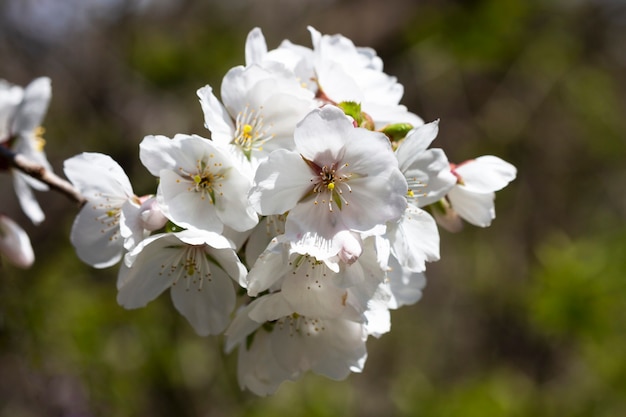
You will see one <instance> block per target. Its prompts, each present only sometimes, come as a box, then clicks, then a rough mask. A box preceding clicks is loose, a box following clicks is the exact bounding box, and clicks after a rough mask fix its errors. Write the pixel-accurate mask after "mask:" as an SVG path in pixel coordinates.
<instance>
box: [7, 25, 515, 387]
mask: <svg viewBox="0 0 626 417" xmlns="http://www.w3.org/2000/svg"><path fill="white" fill-rule="evenodd" d="M309 31H310V33H311V39H312V47H306V46H301V45H296V44H293V43H291V42H289V41H287V40H285V41H283V42H282V43H281V44H280V46H279V47H278V48H275V49H271V50H270V49H268V47H267V44H266V42H265V38H264V37H263V34H262V32H261V30H260V29H258V28H256V29H253V30H252V31H251V32H250V33H249V35H248V37H247V41H246V45H245V65H240V66H236V67H234V68H232V69H230V70H229V71H228V72H227V74H226V75H225V76H224V78H223V81H222V84H221V91H220V95H219V96H220V97H219V98H218V97H217V96H216V94H215V93H214V90H213V89H212V87H211V86H208V85H207V86H205V87H202V88H200V89H199V90H198V91H197V95H198V98H199V101H200V105H201V108H202V111H203V114H204V124H205V127H206V129H207V130H208V134H207V135H206V136H209V137H210V138H205V137H203V136H199V135H196V134H177V135H175V136H174V137H173V138H168V137H165V136H160V135H151V136H146V137H145V138H144V139H143V141H142V142H141V144H140V146H139V157H140V160H141V162H142V164H143V165H144V166H145V167H146V169H147V170H148V171H149V172H150V174H152V175H153V176H154V177H156V178H157V179H158V186H157V188H156V190H155V191H154V194H151V195H145V196H137V195H135V193H134V191H133V188H132V185H131V182H130V180H129V179H128V177H127V176H126V174H125V173H124V171H123V169H122V168H121V167H120V166H119V165H118V164H117V163H116V162H115V161H114V160H113V159H111V158H110V157H109V156H107V155H103V154H99V153H83V154H80V155H77V156H74V157H72V158H70V159H67V160H66V161H65V163H64V172H65V175H66V176H67V178H68V179H69V181H70V182H71V184H72V185H73V187H75V189H76V190H78V192H79V194H80V195H81V196H82V198H83V199H84V200H85V201H86V204H84V205H83V206H82V209H81V211H80V213H79V214H78V216H77V217H76V220H75V222H74V224H73V227H72V231H71V241H72V243H73V245H74V246H75V248H76V252H77V254H78V257H79V258H80V259H81V260H83V261H84V262H86V263H88V264H90V265H92V266H94V267H96V268H106V267H110V266H113V265H115V264H118V263H119V264H120V269H119V273H118V278H117V289H118V296H117V301H118V303H119V304H120V305H122V306H124V307H125V308H129V309H130V308H139V307H143V306H145V305H146V304H148V303H149V302H150V301H151V300H153V299H155V298H156V297H157V296H159V295H160V294H161V293H163V292H165V291H166V290H169V292H170V296H171V299H172V302H173V304H174V306H175V308H176V309H177V310H178V311H179V312H180V313H181V314H182V315H183V316H184V317H185V318H186V319H187V320H188V322H189V323H190V325H191V326H192V327H193V328H194V330H195V331H196V332H197V333H198V334H199V335H201V336H206V335H217V334H221V333H225V340H226V350H227V351H229V352H230V351H233V350H235V349H237V350H238V361H239V363H238V380H239V384H240V386H241V387H242V388H245V389H249V390H251V391H252V392H254V393H256V394H258V395H268V394H271V393H273V392H275V391H276V390H277V389H278V387H279V385H280V384H281V383H282V382H283V381H287V380H292V381H293V380H296V379H298V378H299V377H300V376H301V375H302V374H303V373H305V372H307V371H312V372H315V373H317V374H321V375H325V376H327V377H329V378H332V379H343V378H345V377H347V376H348V375H349V373H350V372H359V371H361V370H362V369H363V366H364V364H365V360H366V357H367V350H366V341H367V339H368V337H369V336H374V337H380V336H381V335H383V334H384V333H386V332H388V331H389V330H390V326H391V324H390V310H393V309H397V308H399V307H401V306H404V305H410V304H413V303H415V302H417V301H418V300H419V299H420V297H421V295H422V289H423V287H424V285H425V282H426V279H425V276H424V271H425V269H426V264H427V262H432V261H437V260H439V256H440V254H439V231H438V225H439V226H441V227H443V228H445V229H448V230H451V231H457V230H459V229H460V227H461V222H462V220H461V219H463V220H465V221H466V222H468V223H471V224H473V225H476V226H479V227H486V226H489V225H490V224H491V221H492V220H493V219H494V218H495V209H494V199H495V192H496V191H498V190H500V189H502V188H503V187H505V186H506V185H507V184H508V183H509V182H510V181H512V180H513V179H514V178H515V176H516V169H515V167H514V166H512V165H511V164H509V163H507V162H505V161H503V160H502V159H500V158H498V157H496V156H481V157H477V158H474V159H470V160H467V161H465V162H462V163H459V164H455V163H451V162H450V161H448V159H447V157H446V155H445V153H444V151H443V150H441V149H439V148H431V147H430V146H431V144H432V142H433V141H434V139H435V138H436V136H437V133H438V124H439V123H438V121H432V122H429V123H425V122H424V121H423V120H422V119H421V118H420V117H419V116H417V115H415V114H413V113H411V112H410V111H409V110H408V109H407V108H406V107H405V106H403V105H401V104H400V100H401V98H402V95H403V86H402V85H401V84H400V83H398V81H397V79H396V78H394V77H392V76H389V75H388V74H386V73H385V72H384V71H383V62H382V60H381V59H380V58H379V57H378V56H377V54H376V52H375V51H374V50H372V49H370V48H362V47H356V46H355V45H354V44H353V42H352V41H350V40H349V39H347V38H345V37H343V36H341V35H334V36H329V35H323V34H321V33H320V32H318V31H317V30H315V29H313V28H309ZM42 80H45V79H42ZM34 83H38V84H45V83H47V84H46V85H48V86H49V82H47V81H36V82H34ZM38 84H37V85H38ZM2 88H3V90H0V92H1V94H2V97H1V98H0V100H2V101H0V106H2V108H4V107H5V106H8V105H7V104H6V103H7V102H9V101H10V102H11V105H10V106H9V107H11V106H13V108H14V109H15V108H17V113H16V114H24V112H25V110H24V109H21V110H20V105H19V104H13V103H20V102H22V103H23V102H24V101H27V100H28V98H27V96H28V94H24V92H21V93H19V94H18V92H17V91H21V90H18V89H16V87H10V88H9V87H7V86H4V87H2ZM33 88H34V87H33ZM28 90H29V88H27V89H26V91H28ZM9 91H11V92H12V93H9ZM11 94H13V95H14V96H13V95H11ZM48 97H49V92H48ZM46 103H47V101H46ZM22 107H25V108H30V107H37V106H34V105H33V106H28V105H25V106H22ZM44 108H45V106H39V107H38V110H42V109H44ZM44 111H45V110H44ZM5 113H6V114H8V112H5V111H4V110H2V115H3V116H4V115H5ZM14 113H15V112H14ZM31 113H34V112H33V111H32V109H31ZM40 113H41V114H40ZM41 116H42V112H40V111H39V112H37V114H36V115H31V117H29V118H27V119H28V120H27V122H19V120H20V117H13V116H12V117H11V118H7V117H3V118H0V124H4V125H7V120H10V119H11V120H12V121H11V123H10V124H8V126H10V129H9V130H8V131H0V134H1V135H0V137H5V138H7V140H5V141H3V142H2V143H1V144H0V146H4V147H5V148H7V149H16V150H17V151H19V152H24V153H25V154H27V155H29V156H33V157H34V156H35V155H37V157H40V159H39V160H38V161H39V162H40V163H41V164H44V163H45V157H43V156H42V155H43V154H41V153H37V154H34V153H33V149H32V148H33V147H34V144H36V143H37V140H38V136H37V135H36V134H35V133H33V132H35V130H34V129H35V127H36V126H38V125H39V122H40V121H41ZM23 132H30V133H23ZM19 141H21V142H19ZM19 143H26V144H28V146H25V147H23V148H21V149H18V148H16V146H18V144H19ZM41 158H42V159H41ZM46 168H47V169H48V168H49V167H47V166H46ZM11 169H12V172H16V170H15V168H11ZM15 178H16V190H17V191H18V195H19V196H20V201H27V200H28V201H30V202H31V204H30V205H29V204H25V203H23V207H24V209H25V211H27V213H29V215H31V218H33V220H34V221H38V220H41V217H37V216H34V214H33V213H35V211H34V209H33V207H34V206H33V205H32V201H34V200H30V199H29V197H27V194H26V192H25V191H24V190H25V189H27V188H25V186H24V185H19V183H18V181H29V182H27V184H29V185H31V186H36V185H40V184H41V183H40V182H39V181H37V182H35V181H31V180H32V178H31V179H25V178H28V176H25V175H24V174H23V172H20V171H17V172H16V176H15ZM77 200H78V199H77ZM28 210H30V211H28ZM0 228H1V229H0V239H1V241H2V242H5V240H6V239H7V236H8V237H9V238H10V236H13V235H12V234H11V232H10V231H9V232H7V231H6V230H8V229H10V228H7V227H6V226H0ZM5 247H6V245H4V246H0V251H2V252H4V253H5V254H7V255H8V256H9V258H10V257H11V255H10V254H9V252H8V251H7V250H6V249H4V248H5Z"/></svg>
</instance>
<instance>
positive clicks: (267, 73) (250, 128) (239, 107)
mask: <svg viewBox="0 0 626 417" xmlns="http://www.w3.org/2000/svg"><path fill="white" fill-rule="evenodd" d="M221 93H222V101H223V103H224V104H223V105H222V104H221V103H220V102H219V100H218V99H217V98H216V97H215V95H214V94H213V90H212V89H211V87H210V86H206V87H203V88H201V89H199V90H198V97H199V98H200V104H201V105H202V110H203V112H204V120H205V126H206V128H207V129H209V130H210V131H211V139H212V140H214V141H215V142H217V143H219V144H221V145H225V146H228V148H229V150H230V152H231V153H232V154H233V155H234V156H235V160H236V161H237V164H238V166H240V169H241V170H242V171H243V172H244V173H245V174H246V175H247V176H249V177H250V178H252V177H253V176H254V170H255V169H256V167H257V165H258V163H259V161H261V160H263V159H264V158H266V157H267V155H268V154H269V153H270V152H271V151H273V150H275V149H293V130H294V127H295V125H296V123H298V122H299V121H300V120H302V118H303V117H304V116H305V115H306V114H307V113H308V112H309V111H311V110H312V109H313V108H314V107H315V102H314V100H313V94H312V93H311V92H310V91H308V90H306V89H304V88H302V87H301V86H300V84H299V83H298V81H297V80H296V77H295V76H294V75H293V74H292V73H291V72H289V71H288V70H286V69H284V68H279V69H274V70H269V69H267V68H263V67H261V66H258V65H251V66H248V67H242V66H239V67H235V68H233V69H231V70H230V71H229V72H228V73H227V74H226V76H225V77H224V80H223V82H222V89H221Z"/></svg>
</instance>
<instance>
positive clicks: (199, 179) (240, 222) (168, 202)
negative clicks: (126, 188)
mask: <svg viewBox="0 0 626 417" xmlns="http://www.w3.org/2000/svg"><path fill="white" fill-rule="evenodd" d="M140 158H141V161H142V163H143V164H144V165H145V166H146V168H148V170H149V171H150V172H151V173H152V174H153V175H155V176H157V177H159V178H160V182H159V188H158V190H157V202H158V205H159V207H160V209H161V210H162V212H163V214H164V215H165V217H167V218H168V219H170V220H171V221H172V222H174V223H176V224H177V225H179V226H181V227H184V228H197V229H201V230H207V231H211V232H216V233H222V231H223V229H224V225H226V226H228V227H231V228H233V229H234V230H236V231H240V232H242V231H246V230H249V229H251V228H253V227H254V226H255V225H256V224H257V223H258V216H257V214H256V212H255V211H254V209H253V208H252V207H251V206H250V204H249V203H248V199H247V194H248V191H249V189H250V186H251V181H250V180H249V179H248V178H246V177H245V176H244V175H243V174H242V173H241V172H240V171H239V170H238V169H237V168H236V167H235V165H234V163H233V160H232V157H231V156H230V154H229V153H228V152H227V151H226V150H225V149H224V148H223V147H220V146H219V145H218V144H217V143H215V142H213V141H210V140H208V139H204V138H202V137H200V136H195V135H194V136H188V135H176V136H175V137H174V138H173V139H169V138H166V137H164V136H147V137H146V138H144V140H143V141H142V142H141V144H140Z"/></svg>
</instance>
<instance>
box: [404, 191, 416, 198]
mask: <svg viewBox="0 0 626 417" xmlns="http://www.w3.org/2000/svg"><path fill="white" fill-rule="evenodd" d="M406 195H407V196H409V197H415V193H414V192H413V190H409V191H407V193H406Z"/></svg>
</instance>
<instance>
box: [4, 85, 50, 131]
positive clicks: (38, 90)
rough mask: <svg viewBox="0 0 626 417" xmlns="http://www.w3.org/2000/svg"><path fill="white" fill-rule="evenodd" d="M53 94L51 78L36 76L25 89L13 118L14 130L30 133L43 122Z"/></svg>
mask: <svg viewBox="0 0 626 417" xmlns="http://www.w3.org/2000/svg"><path fill="white" fill-rule="evenodd" d="M51 96H52V87H51V82H50V78H48V77H40V78H36V79H34V80H33V81H31V83H30V84H29V85H28V86H26V88H25V89H24V96H23V99H22V102H21V103H20V105H19V107H18V109H17V111H16V113H15V118H14V119H13V127H12V131H13V132H14V133H20V134H25V133H26V134H30V132H32V131H33V130H34V129H35V128H37V127H38V126H40V125H41V122H42V120H43V118H44V116H45V115H46V111H48V104H49V103H50V97H51Z"/></svg>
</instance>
